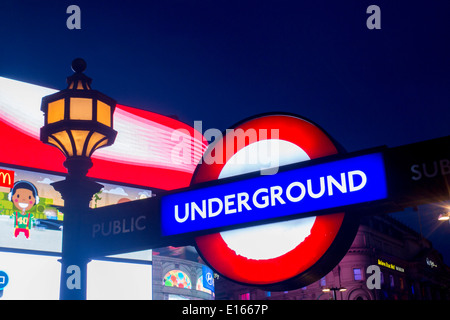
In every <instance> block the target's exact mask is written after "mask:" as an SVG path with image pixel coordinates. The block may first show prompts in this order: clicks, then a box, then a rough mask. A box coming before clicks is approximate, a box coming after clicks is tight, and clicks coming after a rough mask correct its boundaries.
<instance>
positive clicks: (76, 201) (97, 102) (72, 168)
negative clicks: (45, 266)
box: [41, 58, 117, 300]
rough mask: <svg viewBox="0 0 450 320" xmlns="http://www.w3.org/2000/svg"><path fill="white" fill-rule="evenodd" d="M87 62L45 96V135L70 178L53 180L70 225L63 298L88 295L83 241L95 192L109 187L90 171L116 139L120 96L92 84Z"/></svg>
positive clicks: (66, 226)
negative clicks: (117, 98)
mask: <svg viewBox="0 0 450 320" xmlns="http://www.w3.org/2000/svg"><path fill="white" fill-rule="evenodd" d="M85 69H86V62H85V61H84V60H83V59H80V58H78V59H75V60H74V61H73V62H72V70H73V71H74V72H75V73H74V74H73V75H71V76H69V77H67V84H68V87H67V88H66V89H64V90H61V91H59V92H57V93H55V94H52V95H49V96H45V97H43V98H42V105H41V111H43V112H44V117H45V124H44V126H43V127H42V128H41V141H42V142H44V143H47V144H50V145H53V146H55V147H57V148H58V149H59V150H61V152H62V153H63V154H64V155H65V157H66V161H65V162H64V166H65V167H66V168H67V171H68V174H67V176H66V179H65V180H63V181H58V182H55V183H52V186H53V187H54V188H55V190H56V191H58V192H60V193H61V196H62V198H63V200H64V225H63V239H62V258H61V260H60V262H61V283H60V299H61V300H85V299H86V284H87V264H88V262H89V259H88V258H87V257H86V255H85V254H84V252H82V250H79V248H80V247H81V246H80V244H81V243H82V241H83V239H82V237H81V228H82V224H83V220H84V219H83V217H85V215H86V214H88V212H89V202H90V201H91V199H92V196H93V195H94V194H95V193H97V192H98V191H100V189H101V188H102V187H103V186H102V185H101V184H99V183H96V182H94V181H92V180H91V179H90V178H88V177H87V176H86V175H87V173H88V171H89V169H90V168H91V167H92V161H91V156H92V154H93V153H94V152H95V150H97V149H98V148H101V147H105V146H109V145H112V144H113V143H114V140H115V138H116V135H117V132H116V131H115V130H114V129H113V113H114V109H115V106H116V102H115V100H113V99H111V98H110V97H108V96H106V95H104V94H103V93H101V92H98V91H96V90H92V89H91V82H92V79H91V78H89V77H87V76H86V75H85V74H83V71H84V70H85Z"/></svg>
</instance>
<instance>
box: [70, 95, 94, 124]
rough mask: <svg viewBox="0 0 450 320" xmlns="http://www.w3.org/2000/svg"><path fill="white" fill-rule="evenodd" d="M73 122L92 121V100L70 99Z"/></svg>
mask: <svg viewBox="0 0 450 320" xmlns="http://www.w3.org/2000/svg"><path fill="white" fill-rule="evenodd" d="M70 119H71V120H92V100H91V99H86V98H70Z"/></svg>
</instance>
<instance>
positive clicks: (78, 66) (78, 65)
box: [72, 58, 87, 73]
mask: <svg viewBox="0 0 450 320" xmlns="http://www.w3.org/2000/svg"><path fill="white" fill-rule="evenodd" d="M86 67H87V63H86V61H84V59H82V58H76V59H75V60H73V61H72V70H73V72H76V73H82V72H84V70H86Z"/></svg>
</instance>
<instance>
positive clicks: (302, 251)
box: [191, 114, 357, 290]
mask: <svg viewBox="0 0 450 320" xmlns="http://www.w3.org/2000/svg"><path fill="white" fill-rule="evenodd" d="M232 129H234V131H233V135H234V136H237V135H239V134H245V133H246V132H247V133H248V132H250V131H247V130H256V133H257V141H261V140H264V139H270V138H272V137H271V134H270V132H271V129H278V131H277V133H278V136H277V138H278V139H279V140H284V141H287V142H289V143H291V144H294V145H295V146H297V147H299V148H301V150H303V151H304V152H305V153H306V154H307V156H308V157H309V158H310V159H316V158H320V157H324V156H328V155H333V154H337V153H339V151H340V150H338V149H339V147H338V146H336V144H335V143H334V142H333V141H332V139H331V138H330V137H329V136H328V135H327V134H326V133H325V132H324V131H323V130H322V129H320V128H319V127H318V126H317V125H315V124H313V123H312V122H310V121H308V120H305V119H304V118H301V117H299V116H296V115H292V114H267V115H261V116H258V117H255V118H252V119H250V120H247V121H244V122H241V123H240V124H237V125H235V126H234V127H233V128H232ZM239 129H242V130H239ZM264 130H265V131H266V134H259V133H260V132H262V133H264ZM250 140H251V139H249V138H247V139H245V143H240V145H239V144H237V145H236V143H235V141H236V140H235V138H234V137H233V138H230V134H226V133H225V134H224V136H223V138H222V139H217V140H216V141H215V142H214V143H213V144H212V145H211V146H210V147H209V148H208V149H207V151H206V153H205V155H204V157H203V159H204V161H202V163H201V164H199V165H198V166H197V169H196V171H195V173H194V176H193V179H192V182H191V185H193V184H196V183H201V182H206V181H212V180H217V179H219V175H220V173H221V172H222V170H223V168H224V166H225V165H226V163H227V162H228V160H229V159H230V158H231V157H232V156H233V155H234V154H236V153H237V152H238V151H239V150H240V149H243V148H245V147H248V146H249V145H250V144H251V143H255V141H250ZM241 141H244V140H241ZM218 146H220V147H218ZM222 146H223V147H222ZM227 150H228V151H227ZM212 157H213V158H214V160H215V161H208V159H211V158H212ZM218 159H219V160H218ZM261 227H263V226H261ZM356 230H357V223H356V222H355V219H349V218H348V214H347V213H335V214H328V215H322V216H317V217H315V220H314V222H313V225H312V227H311V228H310V231H309V236H307V237H306V238H305V239H304V240H303V241H302V242H301V243H299V244H298V245H297V246H296V247H295V248H293V249H292V250H289V251H288V252H286V253H284V254H282V255H280V256H277V257H274V258H261V259H256V258H249V257H246V256H244V255H242V254H240V253H238V252H236V251H237V250H234V249H233V248H230V247H229V245H228V244H227V242H226V241H225V240H224V237H223V236H222V233H214V234H210V235H204V236H199V237H197V238H196V239H195V242H196V248H197V251H198V252H199V254H200V256H201V257H202V258H203V260H205V262H206V263H207V264H209V265H210V266H211V267H212V268H213V269H214V270H215V271H216V272H218V273H219V274H221V275H222V276H224V277H225V278H228V279H231V280H233V281H235V282H238V283H243V284H247V285H255V286H262V287H265V288H268V289H271V290H277V289H279V290H291V289H293V288H299V287H302V286H305V285H308V284H310V283H312V282H313V281H315V280H317V279H319V278H320V277H323V276H324V275H326V274H327V273H328V272H329V271H331V268H333V267H334V266H335V265H336V264H337V263H338V262H339V261H340V259H341V258H342V257H343V256H344V255H345V253H346V252H347V250H348V248H349V246H350V245H351V242H352V241H353V239H354V236H355V234H356ZM246 240H248V241H252V239H251V238H250V239H246Z"/></svg>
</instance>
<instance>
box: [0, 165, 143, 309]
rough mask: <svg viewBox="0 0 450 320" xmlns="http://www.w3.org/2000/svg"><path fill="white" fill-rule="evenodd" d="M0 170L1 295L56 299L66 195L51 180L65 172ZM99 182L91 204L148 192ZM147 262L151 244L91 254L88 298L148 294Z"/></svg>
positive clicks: (139, 196) (140, 196) (133, 197)
mask: <svg viewBox="0 0 450 320" xmlns="http://www.w3.org/2000/svg"><path fill="white" fill-rule="evenodd" d="M0 173H3V175H2V176H0V183H3V181H5V183H3V184H2V186H1V187H0V199H1V200H0V271H1V272H3V273H4V274H6V276H3V278H1V277H0V282H2V281H3V282H5V279H6V278H7V279H8V282H7V283H6V285H5V286H4V288H3V290H2V291H1V293H2V294H1V297H0V300H1V299H5V300H8V299H11V300H28V299H31V300H47V299H50V300H53V299H59V288H60V283H59V282H60V272H61V264H60V262H58V259H60V255H61V245H62V233H63V232H64V225H63V223H64V201H63V199H62V198H61V195H60V194H59V193H58V192H56V191H55V190H54V189H53V187H52V186H51V183H53V182H56V181H60V180H63V179H64V177H63V176H62V175H54V174H49V173H45V172H36V171H31V170H25V169H24V168H21V169H19V168H10V167H8V168H7V167H5V166H2V167H0ZM9 179H11V182H12V186H11V188H9V187H8V186H7V185H10V184H9ZM103 185H104V188H103V189H102V190H101V191H100V192H98V193H97V194H95V195H94V196H93V198H92V201H91V203H90V207H91V208H100V207H103V206H108V205H113V204H117V203H124V202H129V201H134V200H139V199H145V198H149V197H152V191H151V190H148V189H140V188H133V187H129V186H124V185H116V184H108V183H103ZM22 195H26V196H27V197H26V199H25V200H26V201H23V200H22V198H23V197H21V196H22ZM18 196H19V197H18ZM29 197H31V198H32V199H33V201H32V206H31V204H30V203H29V202H30V201H27V200H29ZM15 200H18V201H15ZM151 263H152V250H145V251H138V252H131V253H128V254H121V255H114V256H108V257H103V258H99V260H92V261H91V262H90V263H89V264H88V284H89V286H88V292H87V298H88V299H151V297H152V290H151V274H152V272H151V271H152V270H151V268H152V265H151ZM142 279H147V280H146V281H143V280H142ZM0 285H1V283H0Z"/></svg>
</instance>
